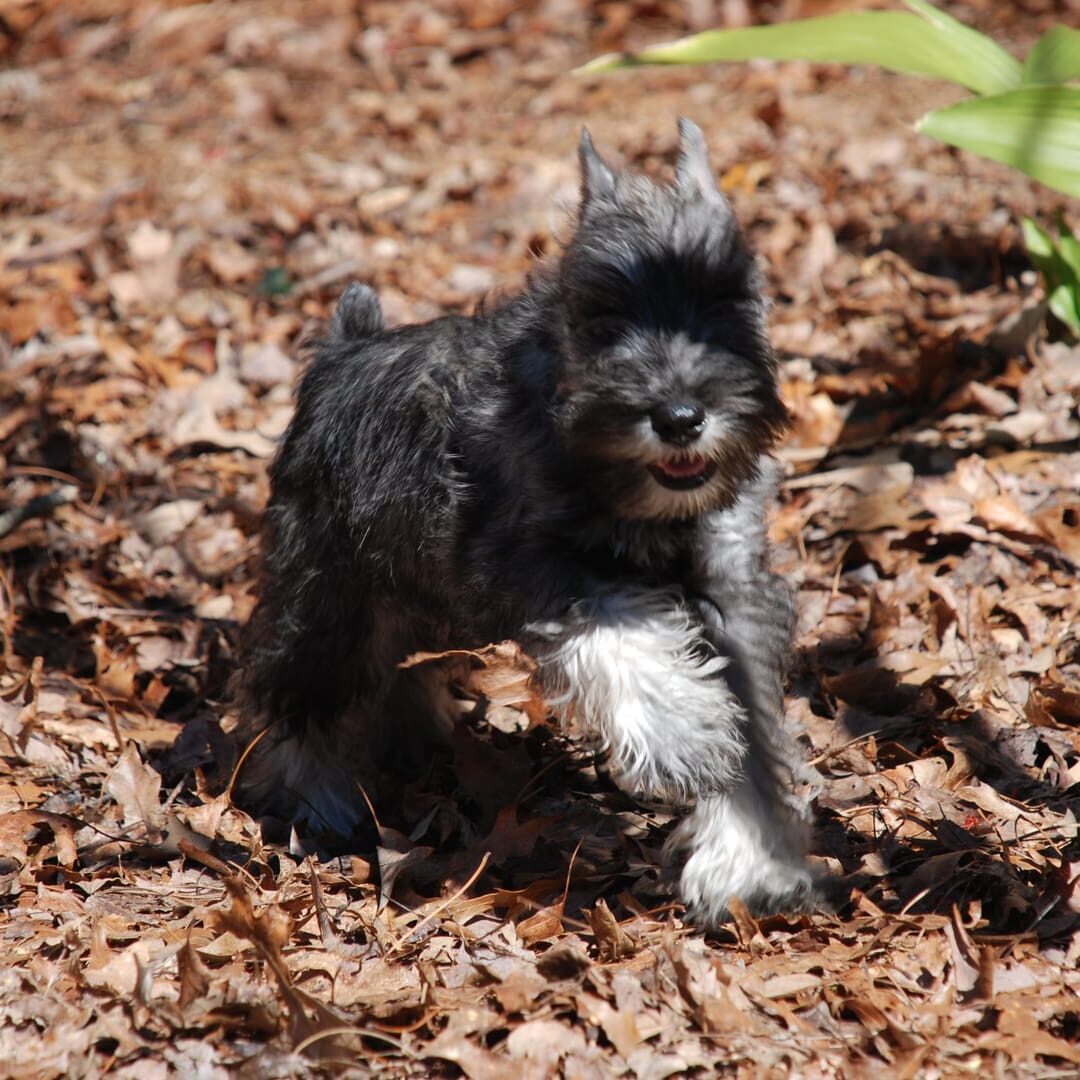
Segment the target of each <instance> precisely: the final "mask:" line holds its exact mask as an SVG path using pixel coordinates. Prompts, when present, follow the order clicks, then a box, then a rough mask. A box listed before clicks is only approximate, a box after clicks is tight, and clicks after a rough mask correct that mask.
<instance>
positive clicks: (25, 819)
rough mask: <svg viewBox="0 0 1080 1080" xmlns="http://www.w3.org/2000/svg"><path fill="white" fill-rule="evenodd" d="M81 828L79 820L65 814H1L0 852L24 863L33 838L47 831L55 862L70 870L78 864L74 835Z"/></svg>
mask: <svg viewBox="0 0 1080 1080" xmlns="http://www.w3.org/2000/svg"><path fill="white" fill-rule="evenodd" d="M84 824H85V823H84V822H82V821H79V819H78V818H73V817H69V816H68V815H67V814H52V813H50V812H49V811H47V810H13V811H12V812H11V813H8V814H0V851H4V852H5V853H6V854H8V855H11V854H12V853H13V852H14V853H17V854H19V855H20V856H21V858H22V859H23V860H24V861H25V860H26V859H27V858H28V848H29V846H30V844H31V843H32V842H33V840H32V837H33V836H34V834H36V833H37V832H38V830H39V829H48V830H49V831H50V832H51V833H52V842H53V844H54V845H55V847H56V858H57V861H58V862H59V863H60V865H61V866H63V867H65V868H66V869H68V870H70V869H71V868H72V867H73V866H74V865H75V863H76V861H77V860H78V852H77V851H76V849H75V833H76V832H77V831H78V830H79V829H81V828H82V827H83V825H84Z"/></svg>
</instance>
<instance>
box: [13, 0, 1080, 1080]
mask: <svg viewBox="0 0 1080 1080" xmlns="http://www.w3.org/2000/svg"><path fill="white" fill-rule="evenodd" d="M844 6H848V7H850V6H858V7H865V6H869V5H867V4H858V3H856V4H848V5H843V4H831V5H830V4H829V3H826V2H822V0H803V2H801V3H800V2H799V0H787V2H785V3H780V2H777V3H775V4H760V5H747V4H743V3H739V2H732V0H729V2H726V3H725V2H717V3H710V2H708V0H698V2H688V3H686V4H679V3H675V2H674V0H657V2H645V0H611V2H607V3H600V4H596V5H587V4H583V3H579V2H577V0H535V2H532V3H524V4H512V3H508V2H505V0H477V2H475V3H465V2H461V0H437V2H435V3H422V2H419V0H387V2H378V0H376V2H369V3H363V4H359V3H346V2H343V0H280V2H277V3H271V2H264V0H239V2H235V3H227V2H223V0H212V2H210V3H205V4H196V5H191V4H177V3H173V2H158V3H144V4H139V3H125V2H121V0H70V2H66V3H59V2H56V0H40V2H39V0H7V2H5V3H0V65H2V67H0V213H2V217H0V296H2V298H3V304H2V305H0V477H2V480H3V485H2V488H0V634H2V639H0V645H2V655H0V761H2V763H3V764H2V766H0V912H2V914H0V1062H2V1064H0V1074H2V1075H3V1076H11V1077H17V1078H20V1080H31V1078H51V1077H97V1076H102V1075H105V1074H109V1075H110V1076H115V1077H137V1078H138V1080H151V1078H156V1077H159V1076H162V1077H163V1076H168V1075H173V1074H175V1075H180V1076H184V1077H199V1078H216V1077H224V1076H227V1075H233V1074H238V1075H247V1076H258V1077H278V1076H307V1075H318V1076H322V1075H352V1076H366V1075H368V1074H381V1075H387V1076H417V1077H421V1076H447V1077H449V1076H460V1075H464V1076H466V1077H469V1078H473V1080H487V1078H489V1077H490V1078H499V1077H505V1076H515V1077H520V1078H522V1080H524V1078H529V1080H532V1078H534V1077H535V1078H540V1077H548V1076H565V1077H574V1078H578V1077H581V1078H591V1077H595V1078H604V1077H610V1076H635V1077H643V1078H647V1080H661V1078H663V1077H666V1076H673V1075H695V1076H713V1075H718V1074H725V1075H728V1074H730V1075H737V1076H783V1075H794V1076H800V1077H833V1076H842V1077H856V1076H889V1077H916V1076H919V1077H937V1076H959V1075H965V1076H966V1075H973V1074H979V1073H982V1074H984V1075H995V1076H1030V1077H1040V1078H1045V1077H1053V1076H1075V1075H1077V1071H1078V1069H1080V996H1078V990H1080V975H1078V973H1077V964H1078V960H1080V889H1078V888H1077V881H1078V873H1080V845H1078V842H1077V813H1078V810H1080V807H1078V798H1080V797H1078V794H1077V793H1078V791H1080V633H1078V621H1080V620H1078V615H1080V589H1078V588H1077V580H1076V574H1077V566H1078V564H1080V420H1078V416H1077V402H1078V399H1080V349H1078V348H1077V347H1076V346H1075V345H1070V344H1068V343H1067V342H1066V341H1065V340H1063V338H1062V328H1061V327H1060V326H1055V325H1053V324H1052V323H1051V324H1050V325H1047V323H1046V319H1045V307H1044V303H1043V301H1044V297H1043V293H1042V291H1041V288H1040V286H1039V283H1038V279H1037V277H1036V276H1035V275H1034V273H1033V272H1032V271H1031V268H1030V266H1029V264H1028V262H1027V260H1026V258H1025V255H1024V253H1023V248H1022V244H1021V241H1020V233H1019V224H1018V223H1019V220H1020V218H1021V216H1022V215H1024V214H1034V215H1037V216H1038V218H1039V220H1041V221H1043V222H1045V223H1052V222H1053V221H1054V219H1055V215H1056V214H1057V213H1058V212H1059V211H1064V212H1065V213H1066V214H1067V215H1069V214H1071V219H1070V220H1071V221H1072V224H1073V225H1074V226H1075V225H1080V217H1078V216H1077V212H1076V207H1075V206H1073V207H1071V208H1069V207H1067V206H1066V205H1065V204H1064V201H1063V200H1062V199H1059V198H1057V197H1055V196H1054V195H1053V194H1052V193H1050V192H1048V191H1046V190H1045V189H1041V188H1039V187H1038V185H1036V184H1034V183H1032V182H1029V181H1027V180H1025V179H1024V178H1022V177H1019V176H1017V175H1014V174H1011V173H1010V172H1009V171H1008V170H1006V169H1004V168H1001V167H998V166H996V165H992V164H989V163H986V162H982V161H980V160H978V159H976V158H974V157H971V156H969V155H966V154H962V153H957V152H953V151H950V150H948V149H946V148H943V147H941V146H938V145H936V144H933V143H931V142H929V141H928V140H924V139H921V138H919V137H917V136H915V135H914V134H912V131H911V123H912V121H914V120H916V119H917V118H918V117H919V116H920V115H921V114H922V113H923V112H924V111H926V110H927V109H929V108H931V107H933V106H935V105H937V104H941V103H943V102H945V101H947V100H951V99H952V98H953V97H955V96H956V95H955V91H953V90H950V89H948V88H944V87H941V86H937V85H935V84H932V83H928V82H922V81H918V80H916V79H911V78H904V77H901V76H890V75H887V74H883V73H879V72H875V71H870V70H859V69H855V70H848V69H843V68H839V67H822V66H816V67H814V66H807V65H800V64H781V65H777V64H753V65H746V66H733V67H727V68H719V67H716V68H705V69H688V70H675V69H638V70H634V71H630V72H626V73H619V74H612V75H606V76H592V77H588V78H581V77H575V76H574V75H572V74H571V70H572V69H573V68H574V67H575V66H577V65H579V64H581V63H583V62H584V61H585V60H587V59H588V58H589V57H591V56H593V55H596V54H598V53H600V52H605V51H609V50H612V49H620V48H628V47H633V46H634V45H640V44H644V43H647V42H651V41H660V40H665V39H669V38H671V37H674V36H677V35H681V34H684V33H687V32H689V31H690V30H692V29H695V28H702V27H704V26H708V25H715V24H719V23H720V22H722V21H723V20H724V19H728V20H732V19H735V20H737V19H738V18H740V16H741V15H744V14H746V13H747V12H748V11H753V12H755V13H756V17H761V18H776V17H780V16H783V17H794V16H796V15H799V14H802V15H810V14H817V13H820V12H822V11H825V10H830V9H835V8H839V7H844ZM947 6H948V7H949V9H950V10H951V11H953V12H954V13H955V14H957V15H959V16H960V17H962V18H964V19H966V20H968V21H970V22H972V23H973V24H974V25H976V26H978V27H979V28H981V29H984V30H987V31H989V32H992V33H994V34H995V35H996V36H997V37H998V38H999V40H1001V41H1002V42H1003V43H1004V44H1005V45H1006V46H1007V47H1010V48H1012V49H1013V50H1014V51H1020V50H1022V49H1023V48H1025V47H1026V46H1027V45H1028V44H1030V42H1031V41H1032V40H1033V39H1034V38H1035V37H1036V36H1037V34H1038V33H1039V31H1040V30H1041V29H1042V28H1045V27H1046V26H1048V25H1050V24H1052V23H1053V22H1054V21H1064V22H1067V23H1070V24H1071V25H1078V24H1080V9H1078V7H1077V5H1076V4H1075V3H1072V2H1057V3H1055V2H1053V0H1028V2H1027V3H1019V2H1017V3H997V2H991V0H969V2H967V3H956V4H949V5H947ZM680 115H687V116H690V117H692V118H694V119H695V120H697V121H698V123H699V124H700V125H701V126H702V128H703V129H704V130H705V133H706V136H707V138H708V140H709V143H710V146H711V147H712V153H713V159H714V165H715V166H716V169H717V172H718V176H719V177H720V178H721V183H722V186H723V187H724V189H725V190H726V191H728V192H729V194H730V197H731V199H732V201H733V203H734V206H735V208H736V211H737V213H738V215H739V217H740V218H741V220H742V221H743V222H744V223H745V224H746V227H747V229H748V231H749V233H750V234H751V236H752V238H753V240H754V243H755V244H756V246H757V248H758V250H759V252H760V256H761V261H762V264H763V267H764V269H765V272H766V275H767V279H768V285H769V291H770V294H771V297H772V299H773V310H772V316H771V318H772V334H773V339H774V341H775V343H776V347H777V349H778V351H779V353H780V355H781V357H782V361H783V381H784V394H785V398H786V400H787V402H788V404H789V406H790V409H791V412H792V416H793V420H794V424H793V429H792V434H791V436H790V438H789V439H788V440H787V442H786V443H785V445H784V447H783V448H782V450H781V457H782V459H783V461H784V463H785V465H786V468H787V481H786V483H785V485H784V490H783V493H782V499H781V503H780V505H779V506H778V508H777V512H776V515H775V519H774V524H773V535H774V539H775V543H776V561H777V564H778V566H779V567H780V568H781V569H782V570H783V571H784V572H785V573H786V574H788V575H790V577H791V578H792V580H793V581H794V582H795V583H796V585H797V587H798V606H799V634H798V640H797V654H796V657H795V661H794V670H793V673H792V679H791V685H790V694H789V699H788V708H789V710H790V713H791V714H792V716H793V718H795V719H797V720H798V721H799V722H800V723H801V724H802V725H803V727H804V729H805V731H806V738H805V742H806V752H807V757H808V759H809V760H811V761H813V762H814V764H815V765H816V767H817V769H818V770H819V772H820V774H821V777H822V786H821V791H820V794H819V796H818V798H817V800H816V804H815V805H816V820H817V831H816V835H815V839H814V846H813V852H814V857H815V860H816V861H817V862H818V863H819V864H820V865H821V866H822V868H823V869H826V870H828V871H829V872H831V873H832V874H834V875H836V876H837V877H838V878H839V879H841V880H843V881H845V882H846V883H847V884H848V885H850V886H851V889H852V892H851V899H850V901H849V902H848V903H846V904H845V905H844V906H842V907H841V908H840V910H839V911H837V912H836V913H835V914H820V915H814V916H806V917H799V918H791V919H787V918H771V919H767V920H762V921H755V920H753V919H751V918H750V917H749V916H748V915H746V914H745V913H739V914H738V917H737V918H735V919H734V920H733V921H732V923H731V924H730V925H729V926H727V927H725V928H723V929H721V930H719V931H717V932H715V933H713V934H711V935H709V936H702V935H701V934H700V933H699V932H697V931H695V930H694V929H693V928H692V927H690V926H687V925H686V924H684V922H683V920H682V917H681V914H682V913H681V909H680V908H679V907H678V905H676V904H673V903H672V902H671V900H670V898H668V897H666V896H664V895H663V894H662V892H661V891H660V889H659V881H658V875H657V872H656V865H657V859H658V855H659V849H660V847H661V845H662V843H663V840H664V837H665V835H666V831H667V829H668V827H669V825H670V823H669V821H668V820H667V819H665V818H664V817H662V816H660V815H658V814H655V813H651V812H645V811H642V810H641V809H640V808H638V807H636V806H635V805H633V804H632V803H631V802H629V801H628V800H627V799H625V798H624V797H623V796H621V795H620V794H619V793H618V792H617V791H616V790H615V789H614V788H613V786H612V785H611V784H610V783H609V782H608V781H607V780H606V778H605V777H604V775H603V771H602V769H598V768H597V763H596V762H595V761H593V760H592V758H591V757H590V756H589V754H588V753H587V751H586V750H585V748H583V747H581V746H580V745H578V744H576V743H575V742H574V741H573V740H569V739H567V738H565V737H564V736H562V735H560V734H559V733H558V732H557V731H555V730H553V729H552V728H551V727H550V726H549V725H548V724H546V723H545V722H544V721H543V717H542V716H539V715H538V713H537V709H536V708H535V703H534V702H532V701H531V700H530V698H529V692H528V687H527V686H526V683H525V678H524V675H523V674H522V672H523V669H524V661H523V660H522V659H521V658H520V657H517V656H515V655H514V653H513V651H512V650H511V649H509V648H505V647H504V648H502V649H500V650H490V651H488V652H487V653H485V654H484V655H483V656H480V657H477V658H476V659H474V660H473V662H472V669H471V671H470V672H469V673H468V674H467V676H466V677H467V679H468V688H469V689H470V690H471V692H473V693H474V694H476V695H481V694H482V695H483V696H484V697H485V698H486V701H487V704H486V708H479V709H477V710H476V711H474V712H473V713H472V714H471V715H468V716H465V717H463V719H462V722H461V724H460V726H459V729H458V731H457V733H456V734H455V736H454V741H453V746H452V757H453V761H452V762H447V763H439V764H438V765H437V766H435V767H433V769H432V771H431V774H430V775H429V776H427V777H425V778H424V779H423V781H422V782H420V781H418V782H417V783H416V784H412V785H408V786H405V787H403V788H400V789H399V790H398V791H397V792H396V793H395V797H394V798H393V799H390V798H388V797H386V795H385V794H384V795H383V796H381V797H380V798H379V799H378V800H377V804H376V805H375V806H374V807H373V810H374V812H375V814H376V815H377V820H378V826H379V827H378V837H379V840H378V844H377V846H376V845H373V846H372V849H371V850H366V851H358V852H355V853H354V854H352V855H351V856H348V857H339V858H335V859H327V860H320V859H318V858H315V857H313V856H311V855H307V854H305V853H304V851H303V849H302V847H300V846H298V845H297V843H295V842H294V843H292V844H291V845H289V844H280V845H277V844H271V843H269V842H267V841H263V840H262V839H261V838H260V835H259V829H258V827H257V825H256V824H255V823H254V822H253V821H252V820H251V819H250V818H249V817H247V816H246V815H245V814H243V813H242V812H241V811H239V810H237V809H235V808H233V807H232V806H230V804H229V802H228V798H227V796H226V795H224V794H222V792H223V789H224V787H225V785H226V784H227V782H228V778H229V776H230V774H231V770H232V767H233V764H234V762H235V753H234V750H233V748H232V746H231V744H230V743H229V741H228V739H227V738H226V736H225V735H224V734H223V729H227V728H228V726H229V723H230V717H229V713H228V706H227V700H226V695H225V687H226V681H227V679H228V677H229V675H230V673H231V671H232V668H233V664H234V655H235V642H236V639H237V634H238V629H239V627H240V626H241V625H242V623H243V621H244V620H245V618H246V617H247V615H248V613H249V612H250V610H251V606H252V602H253V590H254V571H255V566H256V555H257V529H258V520H259V513H260V510H261V507H262V505H263V503H264V501H265V498H266V494H267V485H266V466H267V461H268V456H269V455H270V454H271V453H272V451H273V448H274V445H275V439H276V437H277V436H278V435H279V434H280V433H281V431H282V430H283V428H284V426H285V424H286V423H287V421H288V418H289V415H290V412H291V389H292V385H293V382H294V378H295V375H296V373H297V371H298V369H299V364H300V362H301V358H302V355H303V354H302V349H301V347H300V346H301V343H302V342H303V341H304V340H305V339H309V338H310V337H312V336H313V335H316V334H317V333H318V332H319V329H320V328H321V327H322V326H323V325H324V321H325V319H326V317H327V316H328V314H329V312H330V311H331V310H332V306H333V302H334V300H335V298H336V297H337V295H338V294H339V293H340V292H341V290H342V289H343V288H344V286H345V285H346V284H347V283H348V282H349V281H352V280H355V279H359V280H364V281H369V282H372V283H373V284H374V285H375V286H376V287H377V289H378V291H379V294H380V296H381V297H382V301H383V305H384V308H385V310H386V312H387V314H388V317H389V319H390V321H392V322H402V321H414V320H422V319H426V318H429V317H431V316H433V315H436V314H438V313H441V312H446V311H457V310H466V311H467V310H470V309H471V308H472V307H474V306H475V305H476V304H477V303H478V302H479V301H481V300H482V299H484V298H485V297H488V298H490V297H493V296H497V295H499V294H506V293H509V292H512V291H513V290H514V289H515V288H516V287H517V286H518V285H520V283H521V282H522V281H523V279H524V275H525V274H526V273H527V271H528V269H529V267H530V266H531V265H533V264H534V263H535V261H536V259H537V258H541V257H543V256H544V255H545V254H548V255H550V254H552V253H554V252H556V251H557V249H558V244H559V238H560V237H565V236H566V235H567V232H568V228H569V225H570V223H571V221H572V210H573V207H574V204H575V200H576V196H577V175H576V162H575V150H576V144H577V139H578V135H579V132H580V129H581V127H582V125H583V124H588V126H589V128H590V130H591V131H592V133H593V136H594V138H595V140H596V142H597V144H598V145H599V146H600V147H601V148H602V149H603V150H605V151H606V152H608V153H609V154H610V155H611V156H612V157H613V158H615V159H617V160H618V161H620V162H622V163H625V164H629V165H632V166H634V167H636V168H641V169H644V170H645V171H647V172H649V173H651V174H655V175H660V176H663V175H666V174H667V173H668V170H670V168H671V165H672V162H673V159H674V151H675V143H676V130H675V121H676V118H677V117H678V116H680Z"/></svg>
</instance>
